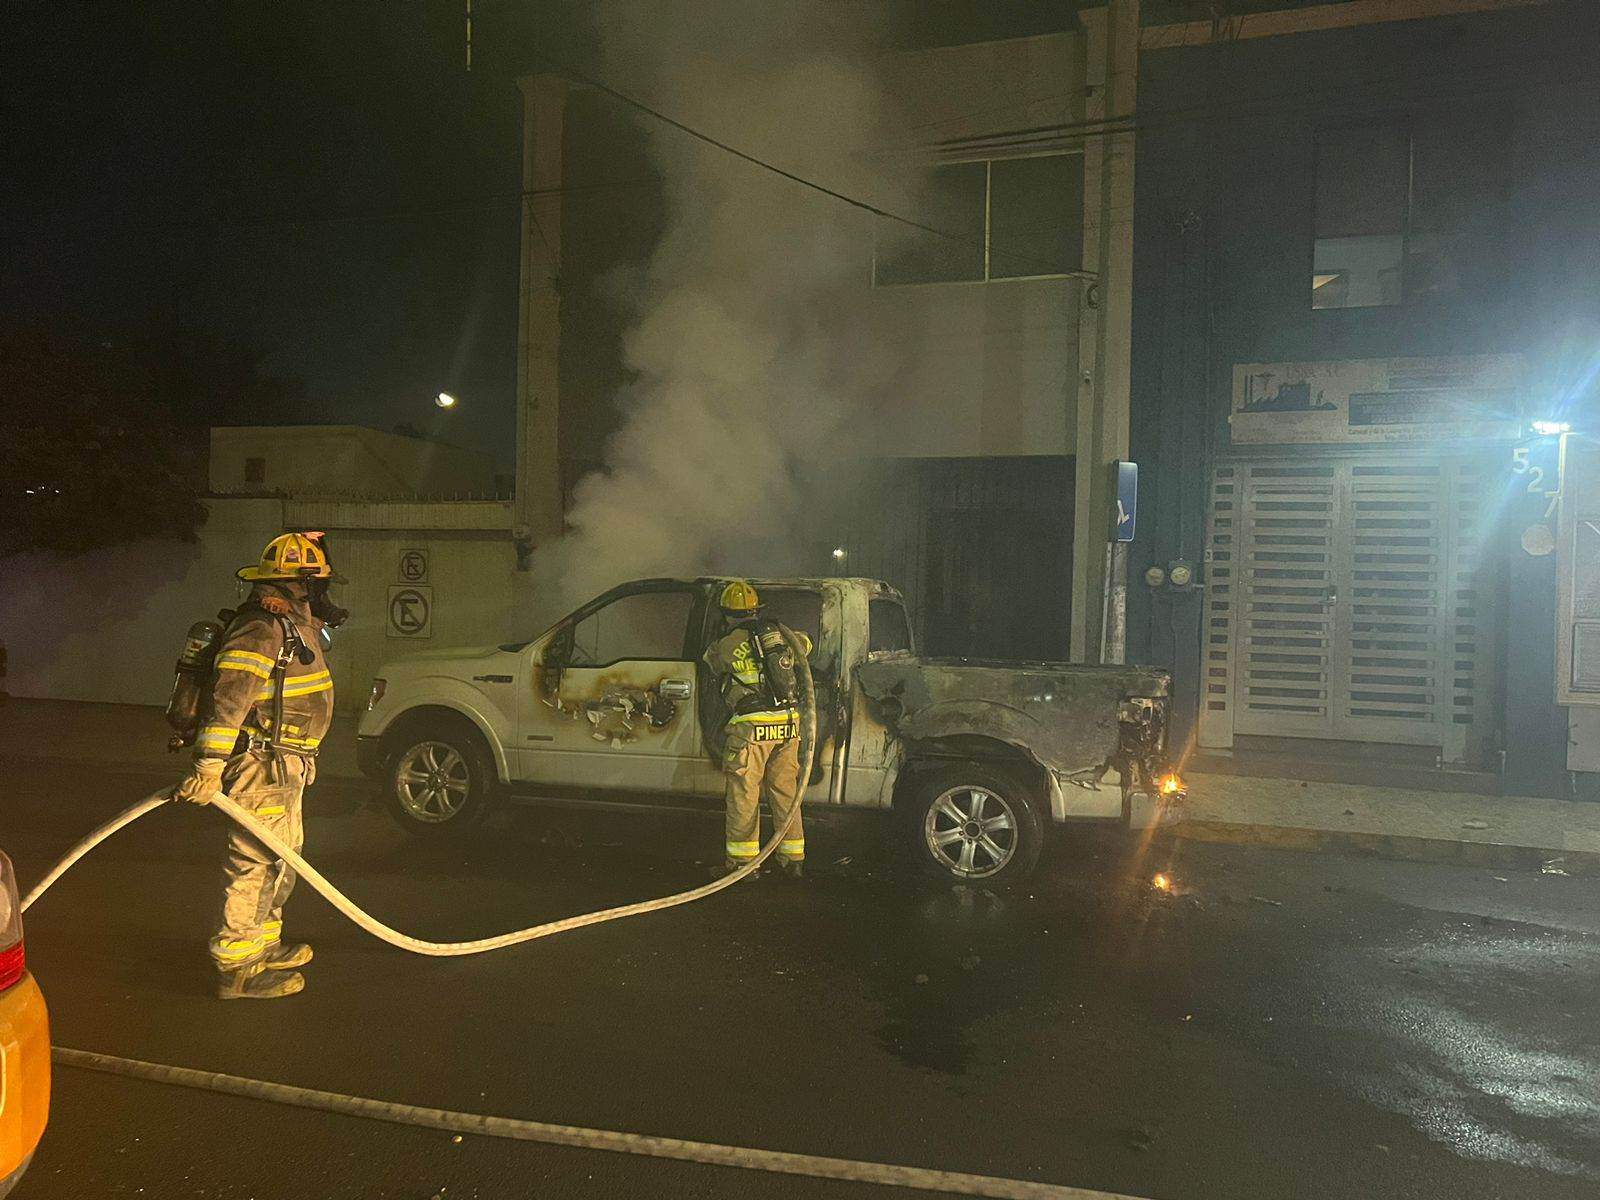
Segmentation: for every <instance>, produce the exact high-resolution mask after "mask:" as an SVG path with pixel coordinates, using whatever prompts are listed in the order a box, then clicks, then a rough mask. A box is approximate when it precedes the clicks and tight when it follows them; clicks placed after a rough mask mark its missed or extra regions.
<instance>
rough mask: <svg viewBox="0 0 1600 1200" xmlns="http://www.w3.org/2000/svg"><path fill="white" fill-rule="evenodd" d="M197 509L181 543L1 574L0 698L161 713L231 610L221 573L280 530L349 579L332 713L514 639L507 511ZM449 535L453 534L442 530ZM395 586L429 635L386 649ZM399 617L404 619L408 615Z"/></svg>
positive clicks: (269, 502) (15, 561)
mask: <svg viewBox="0 0 1600 1200" xmlns="http://www.w3.org/2000/svg"><path fill="white" fill-rule="evenodd" d="M206 504H207V508H208V510H209V512H210V518H209V520H208V521H207V522H206V524H205V526H204V527H203V528H202V529H201V530H200V533H199V537H198V539H197V540H196V541H195V542H194V543H191V544H186V543H181V542H140V543H135V544H132V545H126V546H119V547H115V548H113V549H110V550H103V551H97V552H95V553H93V554H88V555H84V556H82V557H79V558H74V559H67V560H53V559H51V558H48V557H46V556H42V555H24V556H19V557H14V558H8V559H6V560H5V561H4V563H3V564H0V638H3V639H4V640H5V642H6V645H7V648H8V650H9V657H10V663H9V667H10V672H9V675H8V677H7V680H6V684H7V690H8V691H10V692H11V693H12V694H13V695H17V696H37V697H44V698H51V699H64V700H95V701H105V702H111V703H120V704H164V703H165V702H166V699H167V695H168V692H169V691H170V690H171V686H172V664H173V662H174V661H175V660H176V659H177V656H178V651H179V650H180V649H181V648H182V645H183V636H184V633H185V631H186V630H187V629H188V627H189V625H190V623H191V622H193V621H196V620H200V619H202V618H204V617H208V616H211V615H213V614H215V612H216V611H217V609H219V608H224V607H233V606H234V605H235V604H237V603H238V601H239V600H240V599H241V598H242V596H243V594H244V589H243V587H242V586H241V585H239V584H238V583H237V581H236V580H235V578H234V572H235V571H237V570H238V569H239V568H240V567H241V566H243V565H245V564H247V563H250V562H254V561H255V560H256V559H257V558H258V557H259V556H260V553H261V548H262V547H263V546H264V545H265V544H266V543H267V542H268V541H270V540H271V539H272V538H274V537H276V536H277V535H278V534H279V533H282V532H283V531H284V530H285V529H287V528H297V529H304V528H323V529H326V530H327V531H328V533H329V537H330V546H331V549H332V552H333V555H334V560H335V566H336V568H337V570H338V572H339V573H340V574H341V575H342V576H344V577H345V578H346V579H347V580H348V582H347V583H345V584H342V585H339V586H337V587H336V588H335V590H334V599H335V600H336V601H337V602H338V603H340V604H342V605H344V606H345V607H347V608H349V609H350V610H351V614H352V615H351V618H350V621H349V622H348V623H347V624H346V625H345V626H344V627H343V628H341V629H340V630H338V631H337V632H336V634H335V635H334V648H333V651H332V653H331V654H330V655H329V662H330V664H331V666H332V668H333V672H334V680H335V685H336V696H337V701H338V707H339V708H340V709H341V710H344V711H349V710H351V709H356V708H359V707H360V706H361V705H362V704H363V703H365V700H366V694H367V690H368V688H369V687H370V686H371V682H372V678H373V676H374V675H375V674H376V673H377V672H378V670H379V668H380V667H381V665H382V663H383V662H385V661H387V660H388V659H391V658H396V657H400V656H403V655H405V654H408V653H413V652H415V651H418V650H428V649H434V648H442V647H449V646H459V645H473V644H477V645H481V644H488V643H498V642H502V641H507V640H510V639H511V638H512V637H513V636H514V635H515V634H517V633H519V632H521V633H522V634H523V635H524V636H525V635H526V632H527V631H526V630H523V629H521V627H520V626H518V625H517V624H516V622H515V620H514V605H513V602H512V577H513V575H514V573H515V566H516V552H515V549H514V546H513V544H512V541H511V535H510V506H509V505H508V504H499V503H490V504H486V505H483V506H481V507H482V510H483V511H481V512H479V513H477V514H473V515H469V516H468V517H466V518H463V516H462V514H461V513H460V512H459V511H458V509H459V507H460V506H456V505H444V506H440V507H441V508H442V509H444V511H443V512H441V513H439V514H431V513H430V512H429V508H430V506H426V505H378V504H373V505H364V506H363V505H349V504H345V505H339V506H335V505H310V504H304V503H293V502H285V501H282V500H278V499H275V498H272V499H254V498H239V499H231V498H230V499H215V500H210V501H207V502H206ZM330 516H340V517H342V520H343V522H344V524H343V525H341V524H339V523H337V522H334V521H329V520H326V519H325V518H327V517H330ZM305 518H324V519H319V520H310V521H308V520H306V519H305ZM449 522H454V523H456V524H458V525H460V526H463V528H449V527H447V523H449ZM407 525H409V526H411V527H410V528H407V527H406V526H407ZM474 525H476V526H479V527H478V528H474V527H473V526H474ZM407 551H420V552H421V554H422V557H423V558H425V559H426V567H427V571H426V575H425V577H424V578H422V579H419V580H413V579H410V578H409V577H408V575H407V574H406V573H405V572H404V571H403V570H402V565H401V559H402V557H403V556H404V555H405V553H406V552H407ZM414 561H415V560H413V562H414ZM413 573H414V568H413ZM402 587H406V588H411V589H413V590H415V591H418V592H420V593H421V594H422V596H423V598H424V601H425V602H426V604H427V608H428V616H429V624H428V634H429V636H427V637H400V636H396V629H395V626H394V624H393V623H392V622H391V618H390V612H391V601H392V598H393V591H394V590H398V589H400V588H402ZM409 611H412V612H415V611H417V606H416V604H415V603H414V602H413V603H412V604H411V606H410V608H409Z"/></svg>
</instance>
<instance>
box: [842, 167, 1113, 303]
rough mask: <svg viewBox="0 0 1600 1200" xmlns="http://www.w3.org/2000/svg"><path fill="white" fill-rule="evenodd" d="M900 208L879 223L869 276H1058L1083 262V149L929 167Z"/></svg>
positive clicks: (908, 279)
mask: <svg viewBox="0 0 1600 1200" xmlns="http://www.w3.org/2000/svg"><path fill="white" fill-rule="evenodd" d="M905 215H906V216H908V217H910V219H911V220H912V221H914V222H916V224H915V225H911V224H907V223H906V222H904V221H896V220H893V219H889V218H885V219H883V220H882V221H880V222H879V227H878V244H877V251H876V258H875V261H874V266H873V282H874V283H877V284H896V283H982V282H984V281H985V280H993V279H1024V278H1028V277H1030V276H1058V275H1064V274H1067V273H1069V272H1071V271H1075V270H1077V269H1078V268H1079V267H1080V266H1081V265H1082V258H1083V156H1082V155H1080V154H1049V155H1042V156H1040V157H1038V158H1008V159H997V160H995V161H993V162H975V163H952V164H949V165H946V166H940V167H934V168H933V169H932V170H931V171H929V172H928V174H927V177H926V178H925V179H924V181H923V183H922V186H921V188H920V189H919V191H918V192H917V195H916V197H915V198H914V200H913V201H912V202H911V211H910V212H908V213H906V214H905ZM918 226H923V227H925V228H919V227H918Z"/></svg>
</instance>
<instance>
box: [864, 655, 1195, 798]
mask: <svg viewBox="0 0 1600 1200" xmlns="http://www.w3.org/2000/svg"><path fill="white" fill-rule="evenodd" d="M857 678H858V679H860V681H861V689H862V691H863V692H864V693H865V694H866V696H867V698H868V699H869V700H871V701H872V702H873V704H874V706H875V708H876V710H877V715H878V716H879V717H880V719H881V720H882V721H883V722H884V724H885V725H887V726H888V727H889V729H890V730H892V731H893V732H894V733H895V734H897V735H898V736H900V737H902V738H906V739H909V740H911V741H922V740H932V739H945V738H952V739H961V738H972V737H978V738H989V739H994V740H998V741H1002V742H1006V743H1008V744H1010V745H1012V746H1015V747H1017V748H1018V749H1020V750H1023V751H1025V752H1026V753H1027V754H1028V755H1029V756H1030V757H1032V758H1033V759H1035V760H1036V761H1038V762H1039V763H1040V764H1041V765H1043V766H1045V767H1048V768H1050V769H1051V770H1052V771H1055V772H1057V773H1060V774H1072V773H1075V772H1078V771H1086V770H1089V769H1091V768H1093V767H1096V766H1098V765H1100V764H1102V763H1105V762H1107V761H1109V760H1110V758H1111V756H1112V755H1113V754H1115V753H1116V750H1117V742H1118V729H1117V710H1118V707H1119V705H1120V704H1121V702H1122V701H1123V700H1125V699H1127V698H1129V697H1151V698H1161V697H1165V696H1166V695H1167V694H1168V693H1169V691H1170V690H1171V685H1172V680H1171V677H1170V676H1169V675H1168V674H1167V673H1166V672H1165V671H1162V670H1159V669H1156V668H1154V667H1135V666H1129V667H1123V666H1088V665H1084V664H1080V663H1051V662H995V661H990V660H982V659H923V658H915V657H912V656H910V655H897V656H895V657H892V658H885V659H880V660H878V661H876V662H869V663H865V664H863V665H862V666H861V667H859V668H858V669H857Z"/></svg>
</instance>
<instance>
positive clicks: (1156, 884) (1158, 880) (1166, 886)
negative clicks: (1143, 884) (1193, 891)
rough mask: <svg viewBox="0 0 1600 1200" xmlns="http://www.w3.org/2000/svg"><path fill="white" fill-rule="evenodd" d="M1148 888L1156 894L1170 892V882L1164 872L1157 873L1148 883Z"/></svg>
mask: <svg viewBox="0 0 1600 1200" xmlns="http://www.w3.org/2000/svg"><path fill="white" fill-rule="evenodd" d="M1150 886H1151V887H1153V888H1155V890H1156V891H1158V892H1170V891H1171V890H1172V880H1171V878H1170V877H1169V876H1168V875H1167V873H1166V872H1165V871H1158V872H1157V873H1156V877H1155V878H1154V879H1152V880H1151V881H1150Z"/></svg>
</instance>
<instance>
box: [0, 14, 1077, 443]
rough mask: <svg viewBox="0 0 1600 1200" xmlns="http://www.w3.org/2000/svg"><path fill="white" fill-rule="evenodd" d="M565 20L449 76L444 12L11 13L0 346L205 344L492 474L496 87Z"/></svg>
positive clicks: (506, 87) (1024, 19)
mask: <svg viewBox="0 0 1600 1200" xmlns="http://www.w3.org/2000/svg"><path fill="white" fill-rule="evenodd" d="M997 8H999V9H1003V10H1004V11H999V12H997V11H996V9H997ZM583 9H584V5H583V4H581V3H579V2H578V0H475V3H474V34H475V36H474V57H473V69H472V71H471V72H470V73H469V72H468V71H467V70H466V67H465V62H464V57H465V20H464V11H465V3H464V0H406V2H404V3H393V2H386V3H371V2H366V3H350V2H347V0H341V2H339V3H334V4H328V3H315V4H313V3H307V2H305V0H273V2H272V3H270V4H266V3H245V2H229V3H217V4H195V3H192V2H186V3H172V2H169V0H141V2H140V3H99V4H86V3H73V2H70V0H48V2H43V3H41V2H30V0H11V2H10V3H8V4H7V5H6V14H5V16H4V18H0V21H3V25H4V30H3V36H0V119H3V125H4V137H3V138H0V179H3V180H4V181H5V190H6V195H5V198H4V200H3V201H0V244H3V246H4V253H3V255H0V327H30V328H41V329H46V330H49V331H51V332H52V333H58V334H67V335H75V336H84V337H94V338H96V339H105V338H126V339H135V338H139V337H148V336H152V335H154V336H160V335H163V334H166V333H170V332H171V331H173V330H175V329H176V330H178V331H180V332H182V333H204V334H207V335H215V336H217V337H221V338H226V339H229V340H230V341H234V342H237V343H240V344H242V345H245V346H248V347H250V348H252V349H254V350H256V351H258V352H260V353H261V354H263V355H265V361H264V368H265V370H266V371H267V372H269V373H271V374H274V375H280V376H285V377H290V378H298V379H303V380H304V381H305V382H306V384H307V386H308V389H309V393H310V396H311V397H312V399H314V400H316V401H319V402H321V403H322V404H323V405H324V406H325V408H326V411H327V412H328V413H329V414H330V415H331V416H332V417H335V418H337V419H339V420H345V421H351V422H356V423H362V424H369V425H375V426H378V427H381V428H388V427H391V426H394V425H396V424H400V423H406V424H410V425H413V426H415V427H417V428H418V429H420V430H422V431H424V432H428V433H432V434H435V435H437V436H442V437H444V438H446V439H447V440H451V441H456V442H459V443H462V444H466V445H475V446H480V447H484V448H487V449H491V450H493V451H495V452H496V453H497V454H498V455H499V457H500V459H501V460H502V462H503V463H504V464H505V465H506V466H509V465H510V458H511V434H512V431H513V429H514V424H515V414H514V398H515V380H516V372H515V339H516V292H517V243H518V236H519V227H518V205H517V193H518V189H519V187H520V177H519V172H520V163H519V154H520V118H521V110H520V97H519V94H518V91H517V88H516V82H515V81H516V78H517V77H518V76H519V75H521V74H524V73H526V72H528V71H529V70H532V69H538V68H539V67H540V66H541V65H542V64H541V61H540V58H539V56H540V54H547V55H550V56H552V57H555V58H557V59H560V60H564V61H566V62H567V63H570V64H572V65H574V66H577V67H579V68H580V69H592V68H591V64H592V63H593V61H594V60H593V56H592V45H591V39H590V38H589V36H588V34H587V30H586V28H585V22H584V19H583V16H582V13H583ZM643 11H645V12H649V11H650V7H649V6H648V5H646V6H643ZM903 13H904V14H905V15H911V19H910V20H908V21H905V22H903V23H902V26H901V27H902V28H903V29H905V30H907V31H908V37H909V39H910V40H913V41H914V40H924V39H925V40H929V41H940V40H962V39H964V38H966V37H972V36H1007V35H1013V34H1017V33H1028V32H1036V31H1038V30H1039V29H1040V28H1048V27H1052V26H1054V27H1059V25H1060V24H1061V22H1062V20H1063V8H1062V6H1060V5H1058V4H1056V3H1045V2H1043V0H1040V2H1037V3H1019V4H1015V5H1009V6H986V5H980V4H973V3H966V2H961V3H955V2H948V3H922V4H907V5H905V6H904V8H903ZM1066 19H1067V20H1070V17H1067V18H1066ZM440 390H447V391H451V392H454V393H456V394H457V395H458V396H460V398H461V401H462V403H461V405H460V406H459V408H458V409H456V410H455V411H454V412H451V413H448V414H443V413H440V412H439V411H438V410H437V409H435V408H434V407H433V405H432V398H433V396H434V395H435V394H436V393H437V392H439V391H440ZM272 419H273V418H272V415H271V414H263V421H264V422H270V421H271V420H272Z"/></svg>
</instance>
